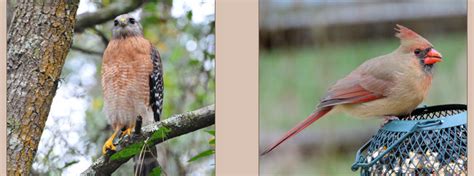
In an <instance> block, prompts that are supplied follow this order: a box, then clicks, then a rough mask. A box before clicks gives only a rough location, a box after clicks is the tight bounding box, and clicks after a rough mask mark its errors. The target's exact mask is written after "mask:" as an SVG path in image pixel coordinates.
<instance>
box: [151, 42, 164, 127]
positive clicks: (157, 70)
mask: <svg viewBox="0 0 474 176" xmlns="http://www.w3.org/2000/svg"><path fill="white" fill-rule="evenodd" d="M151 60H152V62H153V71H152V72H151V74H150V83H149V84H150V105H151V109H152V110H153V117H154V119H155V121H160V117H161V111H162V109H163V98H164V97H163V89H164V88H163V67H162V63H161V57H160V53H159V52H158V50H157V49H156V48H155V47H154V46H153V45H152V46H151Z"/></svg>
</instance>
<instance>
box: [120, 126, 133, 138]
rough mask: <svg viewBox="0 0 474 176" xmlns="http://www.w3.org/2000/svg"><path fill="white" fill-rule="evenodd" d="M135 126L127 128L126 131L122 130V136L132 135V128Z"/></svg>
mask: <svg viewBox="0 0 474 176" xmlns="http://www.w3.org/2000/svg"><path fill="white" fill-rule="evenodd" d="M133 128H134V127H130V128H127V129H126V130H125V131H122V135H121V137H124V136H125V135H128V136H131V134H132V130H133Z"/></svg>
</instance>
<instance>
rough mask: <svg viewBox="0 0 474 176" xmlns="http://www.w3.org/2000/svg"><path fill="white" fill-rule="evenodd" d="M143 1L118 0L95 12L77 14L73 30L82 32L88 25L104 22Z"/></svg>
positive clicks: (126, 11) (130, 9)
mask: <svg viewBox="0 0 474 176" xmlns="http://www.w3.org/2000/svg"><path fill="white" fill-rule="evenodd" d="M143 3H145V0H131V1H119V2H115V3H112V4H110V5H109V6H107V7H105V8H103V9H100V10H97V11H95V12H86V13H83V14H81V15H78V16H77V21H76V27H75V28H74V32H82V31H84V29H86V28H88V27H92V26H95V25H97V24H102V23H105V22H107V21H109V20H111V19H114V18H115V17H117V16H118V15H121V14H124V13H128V12H131V11H133V10H135V9H137V8H138V7H140V6H141V5H142V4H143Z"/></svg>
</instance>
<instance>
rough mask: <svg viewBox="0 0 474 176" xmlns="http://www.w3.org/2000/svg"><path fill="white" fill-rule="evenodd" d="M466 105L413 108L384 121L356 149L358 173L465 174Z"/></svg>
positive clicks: (355, 166)
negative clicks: (399, 115) (381, 125)
mask: <svg viewBox="0 0 474 176" xmlns="http://www.w3.org/2000/svg"><path fill="white" fill-rule="evenodd" d="M466 111H467V106H466V105H458V104H451V105H440V106H431V107H423V108H418V109H416V110H414V111H413V112H412V113H411V114H410V115H407V116H402V117H400V120H393V121H391V122H389V123H387V124H385V125H384V126H383V127H382V128H381V129H380V130H379V131H378V132H377V133H376V134H375V135H374V136H373V137H372V138H371V139H370V140H369V141H368V142H367V143H366V144H365V145H364V146H362V147H361V148H360V149H359V150H358V151H357V155H356V159H355V163H354V164H353V165H352V168H351V169H352V171H357V170H358V169H359V168H360V173H361V175H364V176H366V175H467V112H466Z"/></svg>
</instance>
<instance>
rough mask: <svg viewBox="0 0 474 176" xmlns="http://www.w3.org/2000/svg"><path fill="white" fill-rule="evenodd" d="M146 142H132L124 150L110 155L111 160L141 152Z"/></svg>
mask: <svg viewBox="0 0 474 176" xmlns="http://www.w3.org/2000/svg"><path fill="white" fill-rule="evenodd" d="M144 144H145V143H144V142H139V143H135V144H131V145H129V146H128V147H126V148H124V149H123V150H120V151H119V152H117V153H114V154H113V155H112V156H110V160H122V159H126V158H130V157H132V156H134V155H135V154H137V153H138V152H140V151H141V149H142V146H143V145H144Z"/></svg>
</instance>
